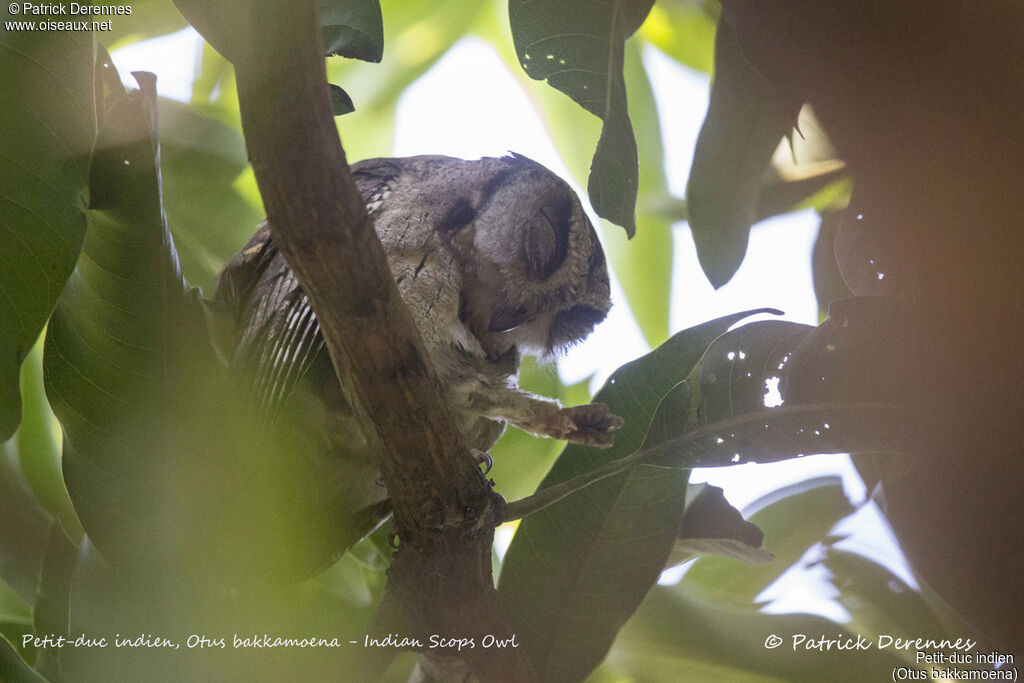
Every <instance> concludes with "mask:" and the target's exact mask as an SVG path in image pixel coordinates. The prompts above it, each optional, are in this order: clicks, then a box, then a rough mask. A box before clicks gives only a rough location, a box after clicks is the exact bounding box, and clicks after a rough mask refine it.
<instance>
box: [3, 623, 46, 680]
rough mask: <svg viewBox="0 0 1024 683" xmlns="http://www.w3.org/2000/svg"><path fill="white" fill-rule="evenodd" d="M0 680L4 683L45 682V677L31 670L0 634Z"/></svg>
mask: <svg viewBox="0 0 1024 683" xmlns="http://www.w3.org/2000/svg"><path fill="white" fill-rule="evenodd" d="M0 680H3V681H6V683H46V679H44V678H42V677H41V676H40V675H39V674H37V673H36V672H35V671H33V670H32V667H30V666H29V665H28V664H26V663H25V660H24V659H22V658H21V655H19V654H18V651H17V650H15V649H14V646H13V645H12V644H11V643H10V641H8V640H7V638H6V637H5V636H3V635H2V634H0Z"/></svg>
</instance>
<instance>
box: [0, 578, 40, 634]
mask: <svg viewBox="0 0 1024 683" xmlns="http://www.w3.org/2000/svg"><path fill="white" fill-rule="evenodd" d="M12 622H15V623H26V624H31V623H32V608H31V607H29V606H28V605H27V604H25V602H24V601H23V600H22V599H21V598H20V597H19V596H18V594H17V593H15V592H14V589H13V588H11V587H10V586H8V585H7V582H6V581H4V580H3V579H0V623H12Z"/></svg>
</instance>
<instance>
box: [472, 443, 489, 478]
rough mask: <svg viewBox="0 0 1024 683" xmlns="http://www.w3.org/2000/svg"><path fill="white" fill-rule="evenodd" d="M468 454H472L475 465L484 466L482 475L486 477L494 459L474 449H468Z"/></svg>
mask: <svg viewBox="0 0 1024 683" xmlns="http://www.w3.org/2000/svg"><path fill="white" fill-rule="evenodd" d="M469 452H470V453H472V454H473V458H474V459H475V460H476V463H477V465H483V466H484V475H485V476H486V475H487V474H488V473H489V472H490V471H491V468H492V467H494V458H492V457H491V454H490V453H484V452H483V451H481V450H478V449H476V448H470V449H469Z"/></svg>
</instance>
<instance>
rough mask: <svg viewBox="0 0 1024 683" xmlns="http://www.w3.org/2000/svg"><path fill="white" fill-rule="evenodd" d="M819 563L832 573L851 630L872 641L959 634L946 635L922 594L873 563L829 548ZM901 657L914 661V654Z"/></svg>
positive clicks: (853, 554)
mask: <svg viewBox="0 0 1024 683" xmlns="http://www.w3.org/2000/svg"><path fill="white" fill-rule="evenodd" d="M822 564H824V565H825V567H826V568H827V569H828V570H829V571H830V572H831V574H832V584H833V585H834V586H835V587H836V590H837V591H838V592H839V595H838V597H837V600H838V601H839V603H840V604H841V605H842V606H843V607H845V608H846V611H847V612H849V613H850V616H851V617H852V618H853V621H852V622H851V624H850V627H851V630H853V631H856V632H857V633H861V634H864V635H865V636H867V637H869V638H872V639H875V638H876V637H877V636H878V635H879V634H897V633H906V634H920V636H922V637H926V638H931V637H934V638H939V637H941V636H942V635H951V636H954V637H955V636H957V635H959V634H956V633H947V632H946V630H945V629H944V628H943V626H942V623H941V622H940V620H939V619H938V618H937V617H936V615H935V614H934V613H933V612H932V611H931V609H929V607H928V605H927V603H926V602H925V601H924V599H923V598H922V597H921V594H920V593H919V592H918V591H916V590H914V589H913V588H911V587H910V586H908V585H907V584H906V583H905V582H904V581H903V580H902V579H900V578H899V577H898V576H896V575H895V574H894V573H893V572H892V571H890V570H889V569H887V568H886V567H884V566H882V565H881V564H879V563H877V562H875V561H874V560H871V559H869V558H867V557H864V556H863V555H859V554H857V553H853V552H850V551H846V550H840V549H839V548H837V547H835V545H832V546H830V547H829V548H828V549H827V551H826V553H825V559H824V560H823V562H822ZM903 655H904V657H907V658H908V659H909V661H910V662H916V661H917V660H916V657H915V656H914V653H913V652H906V651H904V652H903Z"/></svg>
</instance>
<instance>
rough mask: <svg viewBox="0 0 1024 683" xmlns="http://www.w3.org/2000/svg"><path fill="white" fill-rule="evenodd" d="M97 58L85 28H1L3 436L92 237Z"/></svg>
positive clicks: (0, 379)
mask: <svg viewBox="0 0 1024 683" xmlns="http://www.w3.org/2000/svg"><path fill="white" fill-rule="evenodd" d="M93 55H94V46H93V40H92V37H91V34H89V33H85V32H74V31H65V32H50V33H46V32H33V31H4V32H3V33H2V34H0V82H3V84H4V88H3V96H2V98H0V130H2V131H3V138H4V143H3V152H2V154H0V187H2V188H3V189H2V190H0V321H3V324H2V325H0V441H4V440H6V439H7V438H9V437H10V436H11V434H13V433H14V430H15V428H17V426H18V421H19V419H20V413H21V396H20V392H19V389H18V383H19V374H18V370H19V368H20V366H21V362H22V360H23V359H24V358H25V356H26V355H27V354H28V352H29V349H31V348H32V345H33V344H34V343H35V341H36V339H37V338H38V337H39V334H40V332H42V330H43V325H44V324H45V323H46V319H47V317H49V315H50V312H51V311H52V310H53V307H54V305H55V304H56V302H57V297H58V296H59V295H60V292H61V289H62V288H63V287H64V282H65V281H66V280H67V278H68V276H69V275H70V274H71V270H72V269H73V268H74V265H75V259H76V258H77V257H78V252H79V249H80V248H81V245H82V238H83V236H84V234H85V218H84V217H83V216H82V212H81V209H82V195H83V193H84V192H85V187H86V175H87V173H88V165H89V150H90V149H91V147H92V140H93V135H94V133H95V127H96V114H95V110H94V104H93V78H92V76H93Z"/></svg>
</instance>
